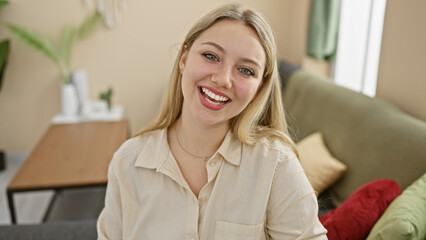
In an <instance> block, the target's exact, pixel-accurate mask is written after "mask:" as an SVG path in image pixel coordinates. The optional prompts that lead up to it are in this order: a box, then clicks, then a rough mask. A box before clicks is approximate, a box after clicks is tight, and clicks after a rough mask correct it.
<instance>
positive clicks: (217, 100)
mask: <svg viewBox="0 0 426 240" xmlns="http://www.w3.org/2000/svg"><path fill="white" fill-rule="evenodd" d="M199 89H200V93H201V95H202V96H203V97H204V99H206V101H207V102H209V103H211V104H214V105H223V104H226V103H228V102H229V101H230V99H229V98H227V97H224V96H219V95H217V94H214V93H213V92H211V91H210V90H208V89H206V88H203V87H200V88H199Z"/></svg>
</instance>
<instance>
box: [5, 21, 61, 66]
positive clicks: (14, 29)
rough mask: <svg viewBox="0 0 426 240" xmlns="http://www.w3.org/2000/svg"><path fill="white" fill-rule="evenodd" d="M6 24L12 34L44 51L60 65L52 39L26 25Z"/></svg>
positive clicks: (35, 48) (41, 51)
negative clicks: (29, 28) (27, 27)
mask: <svg viewBox="0 0 426 240" xmlns="http://www.w3.org/2000/svg"><path fill="white" fill-rule="evenodd" d="M5 26H6V28H8V29H9V31H10V33H11V34H12V36H14V37H16V38H18V39H19V40H21V41H22V42H23V43H25V44H27V46H29V47H31V48H33V49H34V50H36V51H38V52H40V53H42V54H43V55H45V56H46V57H48V58H49V59H50V60H52V61H53V62H54V63H56V64H57V65H58V66H60V64H61V63H60V60H59V56H58V53H57V51H56V49H55V47H54V46H53V43H52V41H50V40H49V39H47V38H44V37H42V36H41V35H39V34H38V33H35V32H32V31H30V30H28V29H26V28H24V27H19V26H16V25H13V24H10V23H7V24H5Z"/></svg>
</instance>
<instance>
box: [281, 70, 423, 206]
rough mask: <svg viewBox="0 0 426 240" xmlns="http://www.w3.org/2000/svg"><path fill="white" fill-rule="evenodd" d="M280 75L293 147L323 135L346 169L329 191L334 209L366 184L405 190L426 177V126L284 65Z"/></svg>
mask: <svg viewBox="0 0 426 240" xmlns="http://www.w3.org/2000/svg"><path fill="white" fill-rule="evenodd" d="M280 71H281V72H280V74H281V77H282V79H283V104H284V106H285V108H286V111H287V120H288V123H289V126H290V130H291V133H293V135H294V138H295V139H296V141H298V140H301V139H303V138H304V137H306V136H308V135H310V134H312V133H315V132H321V133H322V134H323V137H324V142H325V144H326V146H327V148H328V150H329V151H330V153H331V154H332V155H333V156H334V157H335V158H337V159H338V160H340V161H341V162H343V163H344V164H346V165H347V171H346V172H345V174H344V175H343V176H342V177H341V178H340V179H339V180H338V181H337V182H336V183H334V184H333V185H332V186H331V187H330V189H329V191H328V192H329V193H330V195H331V199H332V202H333V203H334V205H335V206H339V205H340V204H342V203H343V202H344V201H345V200H346V199H347V198H348V197H349V196H350V195H351V193H353V192H354V191H355V190H356V189H357V188H358V187H360V186H362V185H363V184H365V183H367V182H370V181H373V180H376V179H382V178H387V179H393V180H395V181H396V182H397V183H398V184H399V185H400V187H401V189H402V190H404V189H405V188H407V187H408V186H409V185H410V184H412V183H413V182H414V181H415V180H417V179H418V178H420V177H421V176H422V175H423V174H424V173H425V172H426V122H424V121H421V120H419V119H416V118H414V117H412V116H410V115H408V114H406V113H404V112H403V111H401V110H399V109H398V108H396V107H394V106H392V105H391V104H389V103H387V102H385V101H383V100H381V99H378V98H371V97H368V96H365V95H363V94H360V93H358V92H355V91H352V90H349V89H347V88H344V87H340V86H337V85H335V84H334V83H332V82H331V81H330V80H328V79H324V78H321V77H319V76H317V75H314V74H312V73H309V72H307V71H305V70H301V69H295V68H294V67H293V68H292V67H288V66H286V64H285V63H281V64H280Z"/></svg>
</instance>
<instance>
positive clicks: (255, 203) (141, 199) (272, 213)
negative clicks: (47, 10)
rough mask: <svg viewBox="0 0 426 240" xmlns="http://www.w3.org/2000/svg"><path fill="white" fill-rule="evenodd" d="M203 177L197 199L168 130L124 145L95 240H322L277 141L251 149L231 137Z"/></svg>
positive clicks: (309, 196) (308, 190)
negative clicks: (177, 159)
mask: <svg viewBox="0 0 426 240" xmlns="http://www.w3.org/2000/svg"><path fill="white" fill-rule="evenodd" d="M207 173H208V183H207V184H206V185H205V186H204V187H203V188H202V189H201V191H200V193H199V196H198V198H197V197H196V196H195V195H194V193H193V192H192V191H191V189H190V188H189V185H188V183H187V182H186V181H185V179H184V177H183V175H182V173H181V171H180V169H179V166H178V165H177V162H176V160H175V159H174V157H173V155H172V153H171V151H170V148H169V145H168V142H167V130H166V129H164V130H158V131H153V132H149V133H146V134H144V135H142V136H138V137H135V138H132V139H130V140H128V141H127V142H125V143H124V144H123V145H122V146H121V147H120V149H119V150H118V151H117V152H116V153H115V154H114V157H113V160H112V161H111V164H110V167H109V171H108V186H107V194H106V199H105V208H104V209H103V211H102V212H101V214H100V216H99V219H98V223H97V230H98V239H143V240H151V239H152V240H162V239H164V240H173V239H188V240H189V239H202V240H213V239H222V240H226V239H228V240H237V239H238V240H258V239H327V237H326V235H325V234H326V230H325V229H324V227H323V226H322V225H321V223H320V222H319V220H318V217H317V213H318V204H317V199H316V196H315V194H314V191H313V189H312V187H311V185H310V184H309V182H308V180H307V178H306V176H305V174H304V172H303V169H302V167H301V165H300V163H299V160H298V159H297V157H296V156H295V154H294V153H293V152H292V151H291V150H290V148H289V147H288V146H286V145H284V144H283V143H281V142H280V141H278V140H275V141H269V142H267V141H265V142H262V143H257V144H255V145H253V146H251V145H246V144H244V143H242V142H241V141H240V140H239V139H238V138H236V137H235V136H233V134H232V133H231V132H230V131H229V132H228V134H227V136H226V137H225V139H224V141H223V143H222V145H221V146H220V148H219V149H218V150H217V152H216V153H215V154H214V155H213V156H212V157H211V158H210V159H209V160H208V162H207Z"/></svg>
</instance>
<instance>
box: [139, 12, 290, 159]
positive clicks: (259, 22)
mask: <svg viewBox="0 0 426 240" xmlns="http://www.w3.org/2000/svg"><path fill="white" fill-rule="evenodd" d="M224 19H228V20H235V21H238V22H241V23H244V24H245V25H247V26H249V27H251V28H253V29H254V30H255V31H256V33H257V35H258V37H259V39H260V41H261V43H262V46H263V48H264V50H265V54H266V66H265V71H264V73H263V79H262V83H261V85H260V86H259V87H260V89H259V90H258V92H257V95H256V97H255V99H254V100H253V101H252V102H251V103H249V105H248V106H247V107H246V108H245V109H244V110H243V111H242V112H241V113H240V114H239V115H237V116H235V117H234V118H233V119H231V124H230V126H231V130H232V132H233V133H234V134H235V135H236V136H237V137H238V138H239V139H240V140H241V141H242V142H244V143H246V144H254V143H255V142H257V141H260V140H262V139H264V138H270V137H278V138H279V139H281V140H283V141H284V142H285V143H287V144H288V145H289V146H290V147H291V148H292V149H293V151H294V152H295V153H296V154H297V151H296V149H295V147H294V143H293V141H292V140H291V138H290V137H289V134H288V130H287V123H286V121H285V115H284V108H283V105H282V102H281V101H282V99H281V90H280V88H281V86H280V80H279V74H278V66H277V55H276V54H277V49H276V40H275V36H274V34H273V31H272V28H271V27H270V25H269V24H268V22H267V21H266V19H265V17H264V16H263V15H261V14H260V13H258V12H256V11H254V10H251V9H249V8H246V7H244V6H241V5H238V4H230V5H225V6H222V7H220V8H217V9H215V10H213V11H212V12H210V13H209V14H207V15H206V16H204V17H203V18H201V19H200V20H199V21H198V22H197V23H196V24H195V25H194V26H193V27H192V29H191V30H190V31H189V32H188V34H187V36H186V38H185V41H184V43H183V44H182V47H181V49H180V51H179V54H178V56H177V57H176V61H175V64H174V67H173V71H172V74H171V79H170V84H169V87H168V91H167V96H166V98H165V100H164V101H163V103H162V106H161V108H160V112H159V114H158V115H157V117H156V118H155V119H154V120H153V121H152V122H151V124H150V125H149V126H147V127H146V128H145V129H143V130H142V131H141V132H140V133H138V134H137V135H140V134H143V133H145V132H148V131H153V130H157V129H163V128H166V127H169V126H171V125H172V124H173V123H174V122H175V121H176V120H177V119H178V118H179V116H180V114H181V111H182V104H183V94H182V87H181V80H182V75H181V73H180V70H179V60H180V59H181V57H182V55H183V54H184V52H185V51H189V50H190V49H191V47H192V44H193V43H194V41H195V40H196V39H197V38H198V37H199V36H200V35H201V33H203V32H204V31H205V30H207V29H208V28H210V27H211V26H212V25H213V24H215V23H216V22H218V21H220V20H224Z"/></svg>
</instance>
